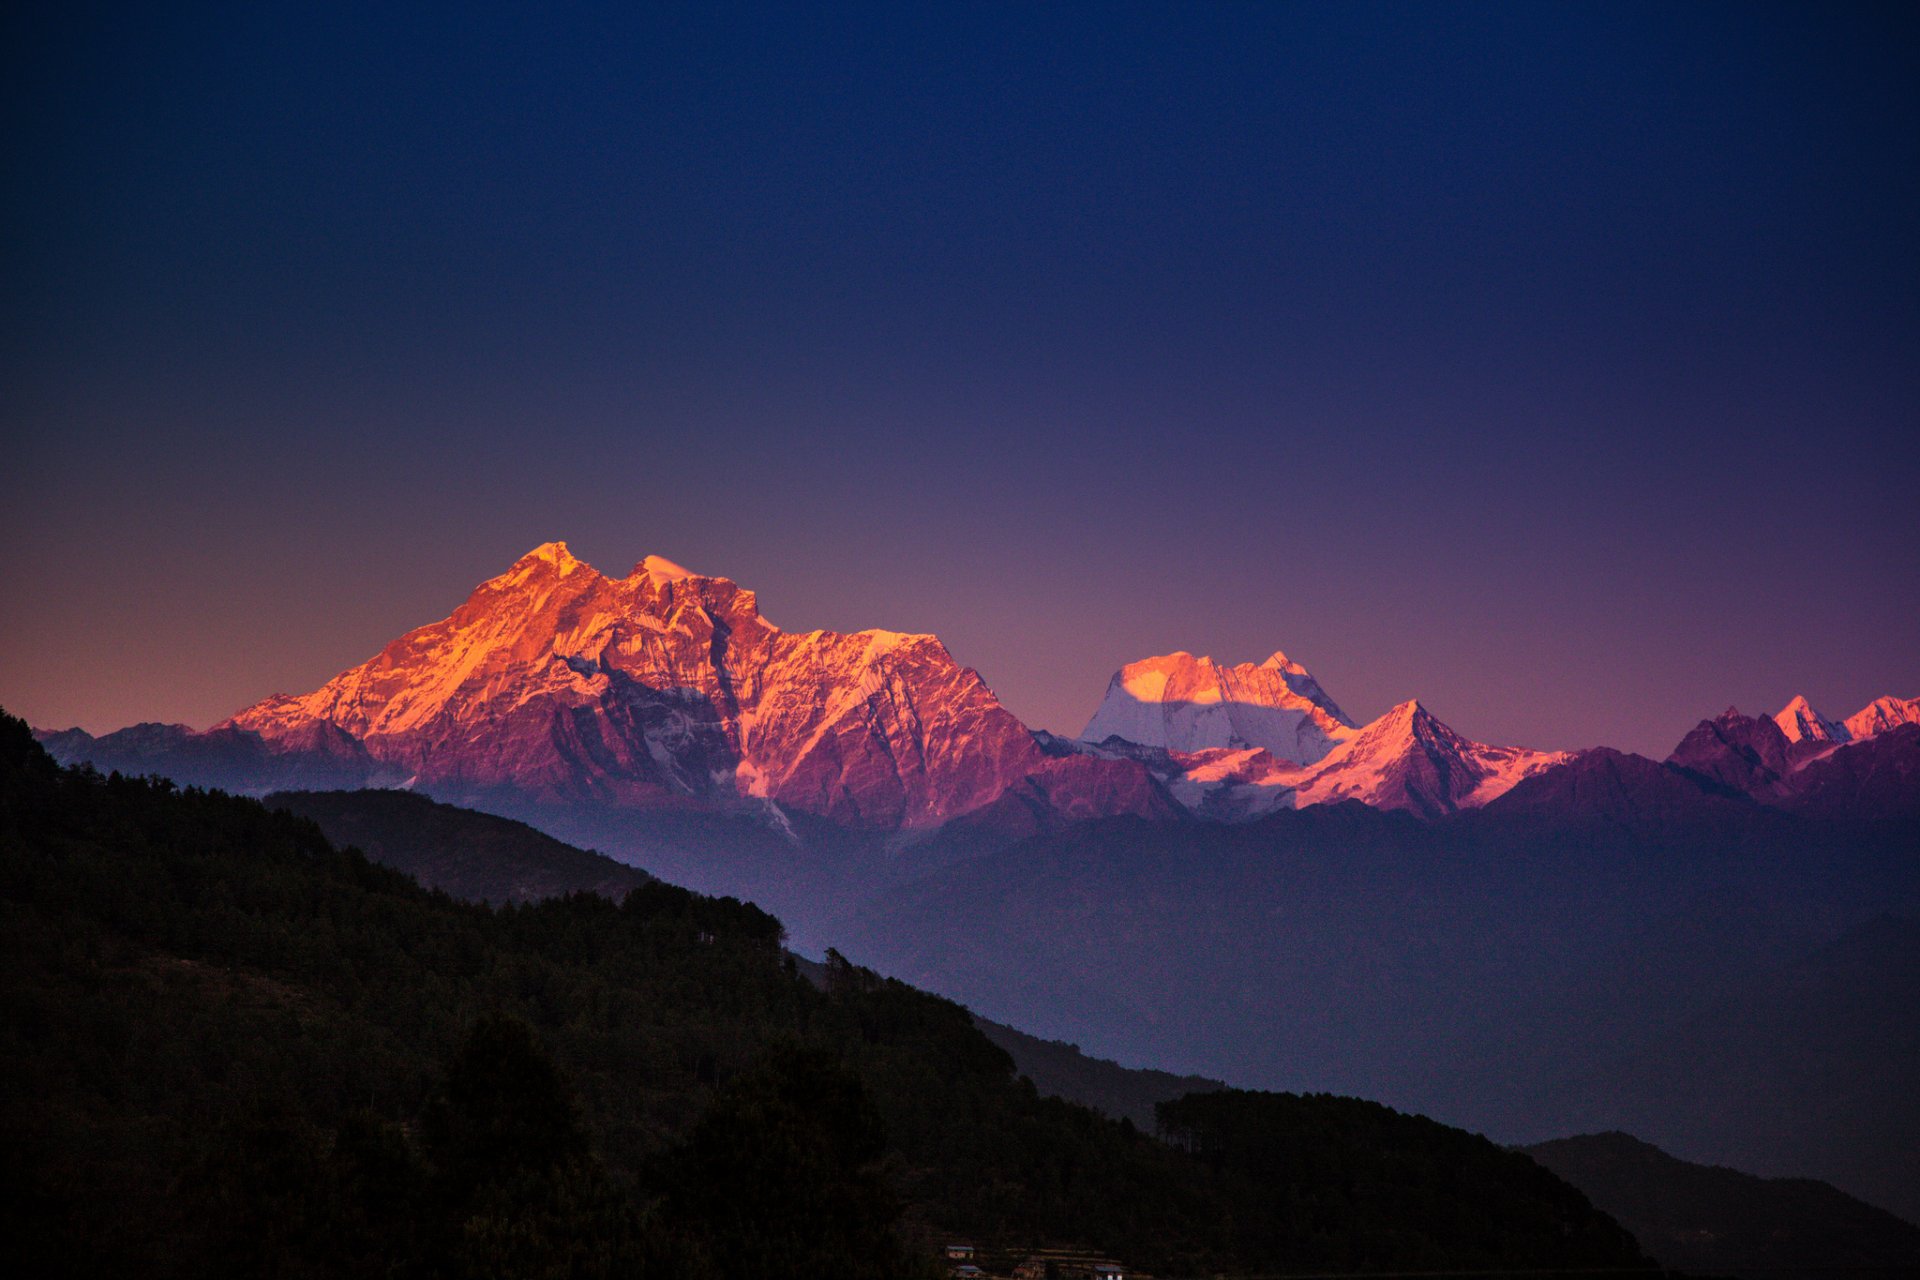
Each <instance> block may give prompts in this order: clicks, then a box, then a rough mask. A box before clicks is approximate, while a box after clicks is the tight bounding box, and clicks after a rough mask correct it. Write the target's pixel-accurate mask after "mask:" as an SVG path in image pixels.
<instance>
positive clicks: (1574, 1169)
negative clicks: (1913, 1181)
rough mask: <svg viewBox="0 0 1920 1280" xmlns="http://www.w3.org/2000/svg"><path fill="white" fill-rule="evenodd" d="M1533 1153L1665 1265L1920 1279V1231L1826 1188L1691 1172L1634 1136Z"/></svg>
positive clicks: (1755, 1273) (1607, 1136) (1706, 1169)
mask: <svg viewBox="0 0 1920 1280" xmlns="http://www.w3.org/2000/svg"><path fill="white" fill-rule="evenodd" d="M1524 1150H1525V1151H1526V1153H1527V1154H1528V1155H1530V1156H1532V1157H1533V1158H1534V1159H1535V1160H1537V1161H1539V1162H1540V1163H1541V1164H1543V1165H1545V1166H1546V1167H1547V1168H1549V1169H1551V1170H1553V1171H1554V1172H1555V1173H1557V1174H1559V1175H1560V1176H1561V1177H1562V1178H1565V1179H1566V1180H1567V1181H1568V1182H1571V1183H1572V1184H1573V1185H1574V1186H1576V1187H1578V1188H1580V1190H1582V1191H1584V1192H1585V1193H1586V1195H1587V1198H1588V1199H1589V1200H1591V1201H1592V1202H1593V1203H1594V1204H1595V1205H1596V1206H1598V1207H1599V1208H1601V1209H1604V1210H1605V1211H1606V1212H1607V1213H1609V1214H1611V1215H1613V1217H1614V1218H1616V1219H1618V1220H1619V1222H1620V1224H1621V1225H1622V1226H1624V1227H1626V1228H1627V1229H1628V1230H1630V1231H1632V1232H1633V1234H1634V1236H1635V1237H1636V1238H1637V1239H1638V1240H1639V1241H1640V1245H1641V1247H1642V1248H1644V1249H1645V1250H1646V1251H1647V1252H1648V1253H1650V1254H1652V1255H1653V1257H1654V1258H1655V1259H1656V1260H1657V1261H1659V1262H1660V1263H1662V1264H1663V1265H1665V1266H1669V1267H1676V1268H1682V1269H1685V1270H1689V1271H1704V1272H1712V1273H1716V1274H1724V1275H1735V1276H1750V1277H1752V1278H1753V1280H1775V1278H1777V1280H1795V1277H1804V1278H1805V1280H1813V1278H1814V1277H1817V1276H1820V1275H1825V1274H1830V1273H1832V1272H1833V1271H1836V1270H1847V1269H1850V1268H1877V1269H1882V1273H1883V1274H1889V1275H1891V1274H1896V1273H1901V1272H1904V1273H1907V1274H1920V1227H1915V1226H1914V1225H1912V1224H1911V1223H1908V1222H1903V1221H1902V1220H1900V1219H1899V1218H1896V1217H1894V1216H1893V1215H1892V1214H1890V1213H1887V1212H1886V1211H1885V1210H1882V1209H1876V1208H1874V1207H1873V1206H1872V1205H1869V1204H1864V1203H1862V1202H1861V1201H1859V1200H1856V1199H1854V1198H1853V1197H1852V1196H1849V1195H1847V1194H1846V1193H1845V1192H1842V1191H1839V1190H1837V1189H1836V1188H1834V1187H1831V1186H1829V1185H1828V1184H1826V1183H1824V1182H1816V1181H1813V1180H1812V1179H1807V1178H1756V1177H1754V1176H1753V1175H1752V1174H1747V1173H1740V1172H1738V1171H1737V1170H1733V1169H1725V1168H1720V1167H1718V1166H1713V1165H1700V1164H1691V1163H1689V1162H1687V1161H1685V1160H1679V1159H1676V1158H1674V1157H1673V1156H1670V1155H1668V1154H1667V1153H1666V1152H1664V1151H1662V1150H1660V1149H1659V1148H1658V1147H1655V1146H1653V1145H1651V1144H1650V1143H1645V1142H1642V1141H1640V1140H1639V1139H1638V1138H1634V1137H1630V1136H1629V1135H1627V1134H1624V1133H1596V1134H1587V1135H1584V1136H1582V1137H1575V1138H1560V1139H1556V1140H1555V1141H1552V1142H1543V1143H1539V1144H1538V1145H1536V1146H1531V1147H1526V1148H1524ZM1802 1268H1804V1270H1799V1269H1802Z"/></svg>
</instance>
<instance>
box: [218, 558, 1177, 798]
mask: <svg viewBox="0 0 1920 1280" xmlns="http://www.w3.org/2000/svg"><path fill="white" fill-rule="evenodd" d="M316 724H325V725H330V726H333V727H335V728H337V729H339V730H341V731H342V732H344V733H345V734H347V735H349V736H350V738H351V739H353V740H354V741H356V742H358V743H361V744H363V745H364V747H365V750H366V751H367V752H368V753H369V754H370V755H371V757H372V758H373V759H374V760H376V761H378V762H379V763H380V764H381V765H383V766H388V767H391V768H393V769H396V770H398V771H400V772H401V773H402V774H403V775H406V776H412V777H414V778H416V779H418V780H419V783H420V785H421V786H423V787H425V788H427V789H429V790H430V791H433V792H435V793H437V794H441V795H443V796H452V797H461V796H466V795H469V794H489V793H494V792H502V791H511V792H512V793H514V794H516V795H517V796H520V797H522V798H524V799H528V800H532V801H535V802H538V803H555V802H567V803H571V802H575V801H581V800H587V801H592V802H595V803H611V804H614V805H634V806H653V805H662V804H688V803H696V804H720V805H729V804H740V803H749V804H752V803H757V802H760V801H772V802H775V803H777V804H779V805H781V806H783V807H784V808H787V809H791V810H795V811H799V812H804V813H811V814H816V815H819V816H821V817H824V818H827V819H829V820H832V821H835V822H839V823H842V824H845V825H850V826H859V827H879V828H887V829H892V828H899V827H909V828H911V827H923V826H930V825H934V824H937V823H939V822H942V821H945V820H946V819H947V818H950V817H953V816H956V815H958V814H962V813H967V812H970V811H972V810H974V809H977V808H980V807H982V806H984V805H987V804H989V803H991V802H993V801H994V800H995V799H997V798H998V797H999V796H1001V795H1002V794H1003V793H1005V792H1007V791H1008V790H1009V789H1010V788H1013V787H1016V786H1021V785H1024V784H1026V783H1027V782H1028V781H1029V780H1030V779H1031V778H1032V777H1033V776H1034V775H1036V774H1040V775H1045V777H1046V782H1045V784H1044V785H1042V786H1041V790H1042V791H1043V792H1044V793H1045V796H1046V798H1047V800H1048V801H1049V802H1050V803H1056V804H1059V805H1067V806H1070V805H1071V804H1073V803H1075V802H1076V793H1074V792H1073V788H1075V787H1090V788H1100V787H1106V788H1108V789H1109V790H1111V791H1113V792H1114V793H1116V794H1129V795H1134V796H1136V797H1141V796H1144V797H1146V799H1147V800H1151V798H1152V797H1151V790H1152V784H1151V782H1150V780H1148V779H1146V777H1145V774H1144V771H1143V770H1141V769H1140V767H1139V766H1138V765H1136V764H1135V763H1133V762H1132V761H1122V760H1112V761H1106V762H1102V763H1100V764H1098V765H1088V766H1080V767H1079V768H1078V772H1076V773H1074V774H1073V776H1071V777H1067V776H1065V775H1063V774H1062V771H1061V770H1060V768H1059V767H1058V766H1056V765H1054V764H1052V763H1051V762H1050V761H1049V760H1048V758H1047V757H1046V756H1045V755H1044V754H1043V753H1042V752H1041V750H1040V748H1039V745H1038V744H1037V743H1036V742H1035V740H1034V738H1033V735H1032V734H1031V733H1030V732H1029V731H1028V730H1027V728H1026V726H1025V725H1023V724H1021V723H1020V721H1019V720H1018V719H1016V718H1015V717H1014V716H1013V714H1012V713H1011V712H1009V711H1007V710H1006V709H1005V708H1004V707H1002V706H1001V705H1000V703H999V701H998V700H997V699H996V698H995V697H994V695H993V692H992V691H991V690H990V689H988V688H987V686H986V684H985V683H984V682H983V681H982V680H981V679H980V677H979V675H978V673H976V672H974V671H972V670H971V669H969V668H965V667H962V666H960V665H959V664H958V663H956V662H955V661H954V660H953V657H952V655H951V654H949V653H948V652H947V650H946V647H945V646H944V645H942V644H941V643H940V642H939V641H938V640H937V639H934V638H933V637H930V636H909V635H904V634H901V633H896V632H890V631H863V632H855V633H851V634H841V633H837V632H829V631H815V632H809V633H806V634H788V633H786V632H783V631H781V630H780V629H779V628H778V627H776V626H774V625H773V624H772V623H770V622H768V621H767V620H766V619H765V618H763V617H761V616H760V612H759V609H758V606H757V604H756V602H755V598H754V595H753V593H752V592H751V591H746V590H743V589H742V588H740V587H739V586H737V585H736V584H735V583H733V582H732V581H730V580H728V579H726V578H715V577H707V576H704V575H699V574H694V573H691V572H690V571H688V570H687V569H685V568H683V567H682V566H680V565H676V564H674V563H673V562H672V561H670V560H666V559H664V558H662V557H658V556H649V557H647V558H646V559H644V560H642V561H640V563H639V564H638V565H636V566H635V568H634V572H633V573H631V574H630V575H628V576H627V577H625V578H608V577H606V576H605V575H603V574H601V573H599V572H598V571H596V570H595V569H593V568H592V567H591V566H589V565H587V564H584V563H583V562H581V561H579V560H578V559H576V558H575V557H574V556H573V555H572V554H571V553H570V552H569V551H568V550H567V548H566V544H564V543H560V542H549V543H543V544H542V545H541V546H539V547H536V548H534V550H533V551H531V552H529V553H528V554H526V555H525V556H522V557H521V558H520V559H519V560H517V561H515V562H514V564H513V566H512V567H511V568H509V569H508V570H507V572H506V573H504V574H501V575H500V576H498V577H495V578H492V579H490V580H488V581H487V582H484V583H482V584H481V585H480V586H479V587H477V588H475V590H474V591H473V593H472V594H471V595H469V596H468V598H467V600H466V602H465V603H464V604H462V605H461V606H460V607H459V608H458V609H456V610H455V611H454V612H453V613H452V614H451V615H449V616H448V617H446V618H443V619H441V620H440V621H439V622H435V623H431V624H429V625H427V626H424V627H420V628H418V629H416V630H414V631H411V632H409V633H407V634H406V635H404V636H401V637H400V638H399V639H397V640H395V641H393V642H392V643H391V644H389V645H388V646H387V647H386V648H385V649H383V650H381V652H380V653H378V654H376V655H375V656H374V657H372V658H371V659H369V660H367V661H366V662H364V663H361V664H360V665H359V666H356V667H353V668H351V669H349V670H347V671H344V672H342V673H341V674H340V675H338V676H336V677H335V678H334V679H332V680H330V681H328V682H327V683H326V684H325V685H324V686H322V687H321V688H319V689H317V690H315V691H313V692H312V693H309V694H305V695H302V696H298V697H288V696H284V695H280V696H275V697H273V698H269V699H267V700H266V701H264V702H261V703H258V704H256V705H254V706H252V707H249V708H247V709H246V710H244V711H241V712H240V713H238V714H237V715H235V716H233V717H232V718H231V719H230V720H229V721H227V722H225V725H224V726H222V727H228V726H230V727H234V728H238V729H243V730H249V731H252V732H253V733H257V734H259V735H260V737H261V738H262V739H263V740H265V741H267V742H268V743H270V744H271V743H276V742H281V741H289V740H292V739H294V738H295V737H296V736H297V735H300V734H310V733H311V732H312V728H313V726H315V725H316ZM1109 774H1111V775H1119V774H1125V775H1126V778H1118V777H1117V776H1116V777H1114V778H1109V777H1107V776H1106V775H1109ZM1054 775H1061V776H1058V777H1056V776H1054ZM1129 779H1131V780H1134V781H1137V782H1140V783H1145V784H1146V786H1145V789H1144V790H1143V789H1141V788H1139V787H1134V788H1133V789H1132V790H1131V791H1130V790H1129V788H1128V785H1126V784H1127V782H1128V780H1129ZM1036 785H1040V784H1036ZM1143 802H1145V801H1143ZM1160 803H1162V804H1164V801H1161V802H1160Z"/></svg>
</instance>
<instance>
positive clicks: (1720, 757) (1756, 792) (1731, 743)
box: [1667, 707, 1794, 799]
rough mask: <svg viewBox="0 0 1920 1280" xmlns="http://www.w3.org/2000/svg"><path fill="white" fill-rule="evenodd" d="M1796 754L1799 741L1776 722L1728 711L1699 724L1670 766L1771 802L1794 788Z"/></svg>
mask: <svg viewBox="0 0 1920 1280" xmlns="http://www.w3.org/2000/svg"><path fill="white" fill-rule="evenodd" d="M1793 754H1794V743H1792V742H1791V741H1789V740H1788V738H1787V735H1786V734H1785V733H1783V732H1782V731H1781V729H1780V726H1779V725H1778V724H1776V723H1775V722H1774V721H1773V720H1772V719H1770V718H1769V717H1766V716H1748V715H1742V714H1741V713H1740V709H1739V708H1738V707H1728V708H1727V709H1726V710H1725V711H1722V712H1721V713H1720V714H1719V715H1718V716H1715V717H1714V718H1713V719H1711V720H1702V721H1701V722H1700V723H1699V724H1698V725H1695V726H1694V728H1693V731H1692V732H1690V733H1688V734H1687V736H1686V737H1684V738H1682V739H1681V740H1680V744H1679V745H1678V746H1676V747H1675V748H1674V749H1673V754H1671V755H1669V756H1668V757H1667V762H1668V763H1669V764H1672V765H1675V766H1677V767H1679V768H1681V769H1684V770H1686V771H1687V772H1688V773H1691V774H1693V775H1694V776H1695V777H1697V778H1700V779H1701V780H1702V781H1704V782H1707V783H1710V784H1712V785H1715V786H1718V787H1721V788H1723V789H1725V790H1726V791H1728V792H1731V793H1736V794H1739V795H1746V796H1754V797H1759V798H1770V799H1771V798H1778V797H1780V796H1783V795H1785V794H1786V793H1787V791H1788V790H1789V789H1790V786H1789V784H1788V782H1787V775H1788V774H1790V773H1792V772H1793V761H1792V760H1791V759H1790V757H1791V756H1792V755H1793Z"/></svg>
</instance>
